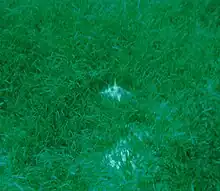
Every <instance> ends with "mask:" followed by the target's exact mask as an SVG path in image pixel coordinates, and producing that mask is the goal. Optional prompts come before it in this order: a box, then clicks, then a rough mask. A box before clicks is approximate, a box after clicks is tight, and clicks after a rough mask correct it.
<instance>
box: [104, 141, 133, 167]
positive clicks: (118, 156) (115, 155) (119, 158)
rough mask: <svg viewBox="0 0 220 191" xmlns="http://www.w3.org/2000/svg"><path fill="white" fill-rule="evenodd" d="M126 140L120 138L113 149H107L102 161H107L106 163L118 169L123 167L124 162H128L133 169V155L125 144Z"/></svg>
mask: <svg viewBox="0 0 220 191" xmlns="http://www.w3.org/2000/svg"><path fill="white" fill-rule="evenodd" d="M126 145H127V141H126V140H120V141H119V143H118V144H117V146H116V147H115V149H113V150H111V151H109V152H108V153H107V154H106V155H105V157H104V161H106V162H107V164H108V165H109V166H110V167H112V168H115V169H117V170H119V169H120V168H123V166H125V165H126V164H127V165H128V164H130V165H131V167H132V169H133V170H135V168H136V165H135V163H134V161H133V160H132V159H134V156H132V155H133V154H132V151H131V149H129V148H128V147H127V146H126Z"/></svg>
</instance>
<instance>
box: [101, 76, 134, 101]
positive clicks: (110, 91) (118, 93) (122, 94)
mask: <svg viewBox="0 0 220 191" xmlns="http://www.w3.org/2000/svg"><path fill="white" fill-rule="evenodd" d="M101 94H102V95H103V96H105V97H107V98H110V99H113V100H117V101H119V102H120V101H121V100H122V99H123V98H125V99H127V98H131V97H132V95H131V93H130V92H129V91H127V90H125V89H123V88H121V87H120V86H118V85H117V83H116V80H115V81H114V85H113V86H109V87H108V88H107V89H105V90H104V91H102V92H101Z"/></svg>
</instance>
